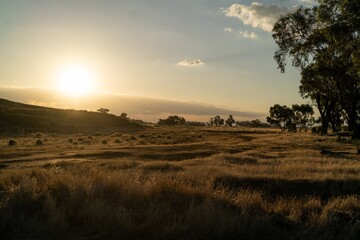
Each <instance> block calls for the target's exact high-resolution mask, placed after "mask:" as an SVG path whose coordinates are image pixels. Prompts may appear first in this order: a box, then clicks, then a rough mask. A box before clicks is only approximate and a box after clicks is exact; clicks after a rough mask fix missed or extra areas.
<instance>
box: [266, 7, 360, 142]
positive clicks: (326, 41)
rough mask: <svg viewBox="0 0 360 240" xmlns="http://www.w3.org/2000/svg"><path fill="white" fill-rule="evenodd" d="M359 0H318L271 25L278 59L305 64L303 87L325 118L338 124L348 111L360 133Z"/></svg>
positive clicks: (281, 63)
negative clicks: (312, 5) (314, 4)
mask: <svg viewBox="0 0 360 240" xmlns="http://www.w3.org/2000/svg"><path fill="white" fill-rule="evenodd" d="M359 19H360V1H355V0H347V1H343V0H319V4H318V5H317V6H314V7H312V8H299V9H298V10H297V11H295V12H293V13H290V14H287V15H285V16H283V17H281V18H280V19H279V20H278V22H277V23H276V24H275V26H274V29H273V37H274V40H275V42H276V44H277V45H278V49H277V50H276V52H275V55H274V59H275V60H276V61H277V63H278V68H280V70H281V71H282V72H284V71H285V66H286V62H287V58H290V59H291V60H292V61H291V62H292V65H293V66H294V67H297V68H299V69H300V70H301V73H302V79H301V86H300V93H301V95H302V96H303V97H306V98H310V99H312V100H313V101H314V102H315V104H316V107H317V108H318V109H319V112H320V115H321V119H322V133H327V128H328V125H329V123H331V125H332V126H333V130H338V129H340V126H339V124H341V120H340V117H341V115H344V116H345V118H346V119H347V121H348V124H349V128H350V130H353V131H354V136H355V137H360V115H359V112H360V70H359V69H360V65H359V62H360V48H359V46H360V34H359V31H360V24H359V22H360V21H359Z"/></svg>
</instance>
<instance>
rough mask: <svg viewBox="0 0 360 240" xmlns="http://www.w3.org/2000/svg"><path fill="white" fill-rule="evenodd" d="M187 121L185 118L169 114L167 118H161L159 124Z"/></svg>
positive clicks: (175, 123)
mask: <svg viewBox="0 0 360 240" xmlns="http://www.w3.org/2000/svg"><path fill="white" fill-rule="evenodd" d="M185 123H186V120H185V118H183V117H179V116H176V115H175V116H169V117H168V118H167V119H159V121H158V124H159V125H184V124H185Z"/></svg>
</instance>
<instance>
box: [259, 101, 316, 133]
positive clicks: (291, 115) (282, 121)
mask: <svg viewBox="0 0 360 240" xmlns="http://www.w3.org/2000/svg"><path fill="white" fill-rule="evenodd" d="M269 113H270V116H269V117H267V118H266V121H267V122H268V123H269V124H270V125H271V126H274V127H279V128H280V129H281V131H285V130H288V131H302V130H303V131H305V132H306V131H307V130H308V128H309V127H311V126H313V125H314V123H315V119H314V117H313V115H314V109H313V108H312V106H310V105H309V104H301V105H298V104H294V105H292V108H289V107H287V106H286V105H283V106H281V105H279V104H275V105H274V106H273V107H270V111H269Z"/></svg>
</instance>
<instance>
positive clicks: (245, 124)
mask: <svg viewBox="0 0 360 240" xmlns="http://www.w3.org/2000/svg"><path fill="white" fill-rule="evenodd" d="M236 125H237V126H239V127H249V128H269V127H271V126H270V124H268V123H263V122H261V121H260V120H259V119H255V120H251V121H241V122H236Z"/></svg>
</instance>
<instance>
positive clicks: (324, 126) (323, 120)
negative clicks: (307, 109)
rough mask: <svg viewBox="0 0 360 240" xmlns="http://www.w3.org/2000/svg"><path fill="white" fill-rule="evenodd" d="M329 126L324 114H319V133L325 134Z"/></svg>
mask: <svg viewBox="0 0 360 240" xmlns="http://www.w3.org/2000/svg"><path fill="white" fill-rule="evenodd" d="M328 128H329V120H328V119H327V118H326V116H321V134H327V133H328Z"/></svg>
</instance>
